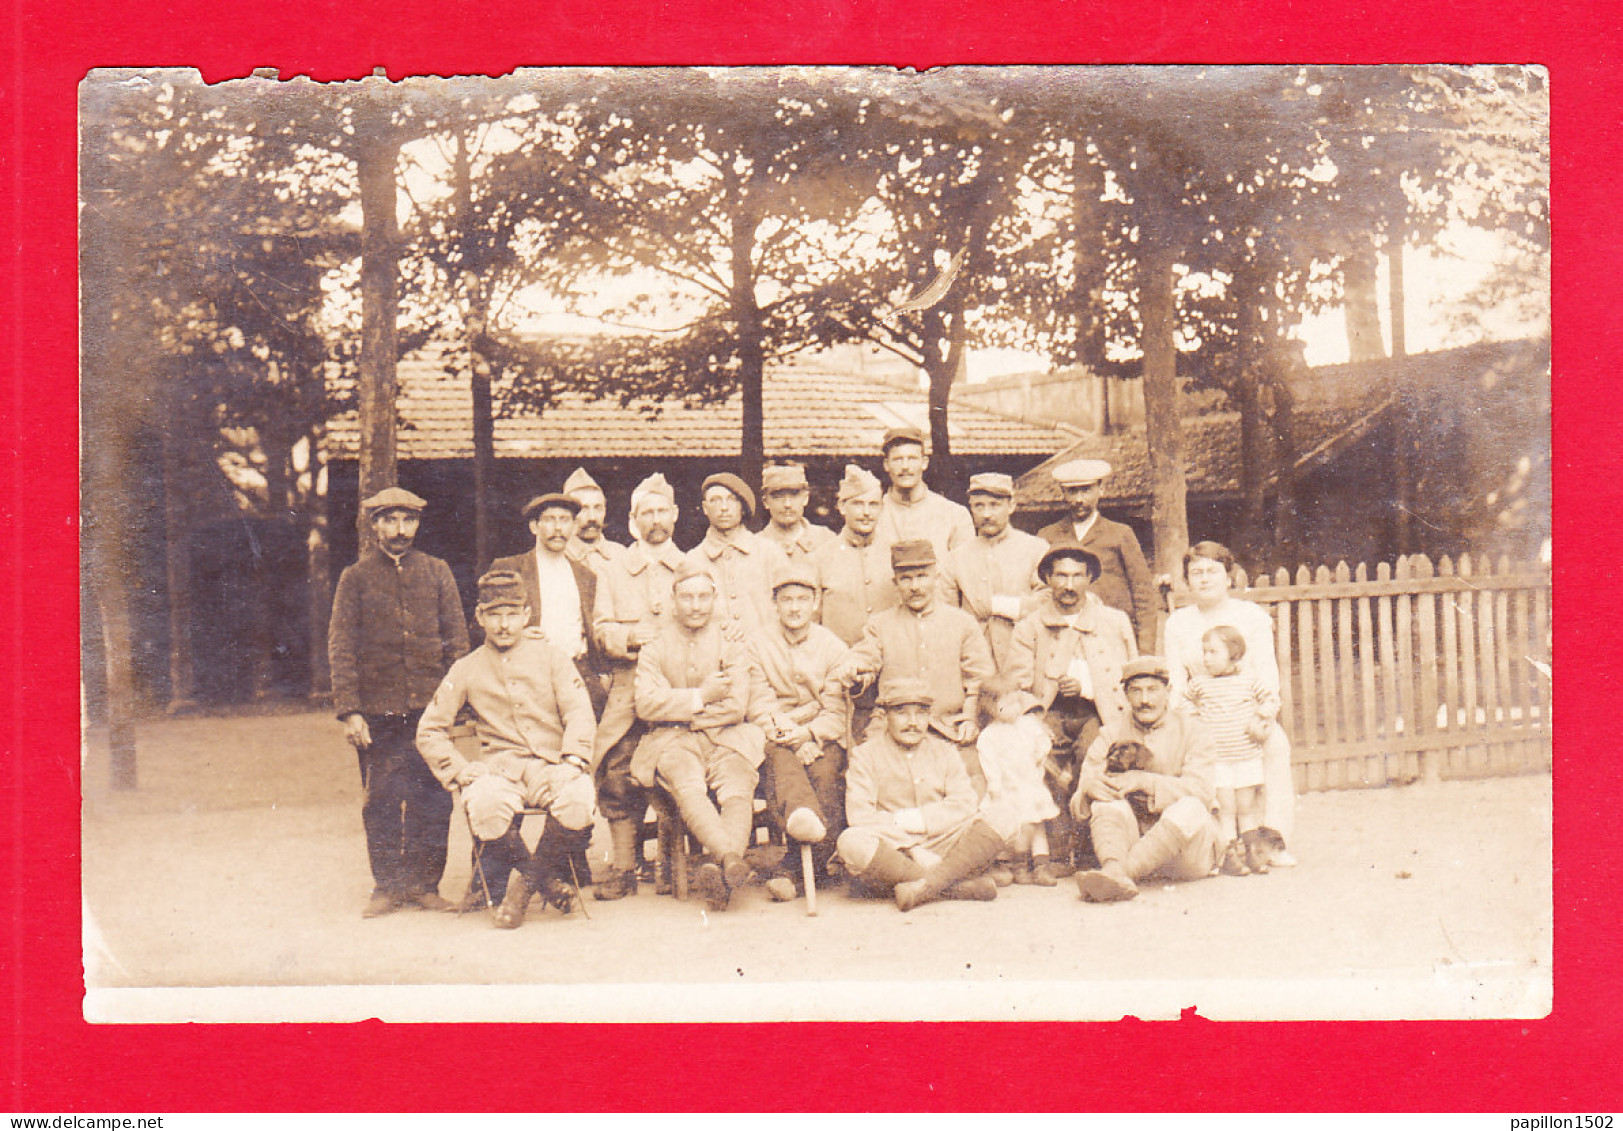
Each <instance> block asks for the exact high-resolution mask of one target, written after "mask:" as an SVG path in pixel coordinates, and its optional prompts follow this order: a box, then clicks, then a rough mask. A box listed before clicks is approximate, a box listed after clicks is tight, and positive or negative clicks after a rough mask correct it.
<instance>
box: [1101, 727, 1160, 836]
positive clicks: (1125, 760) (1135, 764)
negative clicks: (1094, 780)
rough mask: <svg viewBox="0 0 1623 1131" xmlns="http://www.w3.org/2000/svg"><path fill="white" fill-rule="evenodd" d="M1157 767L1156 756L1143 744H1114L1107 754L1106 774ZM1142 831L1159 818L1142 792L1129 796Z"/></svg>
mask: <svg viewBox="0 0 1623 1131" xmlns="http://www.w3.org/2000/svg"><path fill="white" fill-rule="evenodd" d="M1154 765H1155V754H1154V753H1153V752H1152V751H1151V750H1150V748H1149V747H1148V746H1145V745H1144V744H1143V743H1142V742H1112V743H1111V744H1110V749H1109V750H1108V751H1107V752H1106V753H1105V774H1106V775H1107V776H1108V775H1110V774H1125V773H1127V772H1128V771H1129V770H1148V769H1150V768H1151V767H1152V766H1154ZM1127 803H1128V804H1129V805H1131V806H1132V807H1133V816H1134V817H1137V818H1138V827H1139V828H1140V829H1144V828H1148V827H1149V826H1151V825H1153V824H1155V822H1156V820H1157V818H1156V815H1155V814H1154V813H1151V812H1150V799H1149V797H1148V795H1147V794H1145V793H1144V792H1143V791H1142V790H1134V791H1133V792H1132V793H1129V794H1128V795H1127Z"/></svg>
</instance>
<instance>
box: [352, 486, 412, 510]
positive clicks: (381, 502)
mask: <svg viewBox="0 0 1623 1131" xmlns="http://www.w3.org/2000/svg"><path fill="white" fill-rule="evenodd" d="M426 506H428V500H426V499H422V498H419V497H418V496H416V495H413V494H412V493H411V492H410V491H407V490H405V489H404V488H401V487H387V488H385V489H384V490H382V491H379V492H378V493H377V494H376V495H373V496H372V497H371V498H370V499H367V500H366V501H365V502H364V503H362V504H361V509H362V510H364V511H365V512H366V513H367V515H368V516H369V517H373V518H375V517H377V516H378V515H380V514H382V513H383V512H384V511H396V510H398V511H411V512H413V513H414V514H415V513H421V512H422V510H423V508H424V507H426Z"/></svg>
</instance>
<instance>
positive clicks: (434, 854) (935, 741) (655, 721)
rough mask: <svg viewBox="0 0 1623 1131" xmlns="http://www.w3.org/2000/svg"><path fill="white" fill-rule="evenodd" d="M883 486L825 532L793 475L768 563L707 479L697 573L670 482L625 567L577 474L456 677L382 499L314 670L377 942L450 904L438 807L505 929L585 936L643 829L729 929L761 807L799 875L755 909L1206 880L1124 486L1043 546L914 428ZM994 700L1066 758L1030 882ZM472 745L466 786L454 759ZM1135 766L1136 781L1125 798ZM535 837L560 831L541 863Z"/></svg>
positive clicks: (1207, 822) (455, 639) (1076, 489)
mask: <svg viewBox="0 0 1623 1131" xmlns="http://www.w3.org/2000/svg"><path fill="white" fill-rule="evenodd" d="M882 455H883V467H884V470H885V473H886V477H887V478H888V480H889V485H888V488H887V487H885V486H883V485H882V484H881V482H880V480H879V479H878V478H877V477H876V476H874V475H872V474H871V473H869V472H867V471H865V470H863V469H862V468H860V467H857V466H854V465H848V466H847V467H846V469H845V474H844V477H843V479H842V480H841V482H840V484H839V490H838V504H837V505H838V510H839V513H840V516H841V518H842V519H843V526H842V528H841V529H840V530H839V532H838V533H836V532H834V531H832V530H829V529H827V528H825V527H821V526H818V525H815V524H813V523H810V522H808V521H807V520H806V518H805V510H806V507H807V504H808V501H809V489H808V484H807V480H806V474H805V470H804V469H803V468H802V467H799V466H796V465H792V464H789V465H773V466H769V467H767V468H766V469H765V471H764V473H763V476H762V496H763V499H762V502H764V505H765V508H766V510H767V512H768V514H769V519H768V521H767V522H766V524H765V525H764V527H763V528H762V529H761V530H760V532H759V533H756V532H752V531H751V530H750V528H749V522H750V520H751V519H752V518H754V516H755V513H756V509H757V500H756V497H755V494H754V492H753V491H752V490H751V489H750V487H749V485H748V484H746V483H745V482H744V481H743V480H741V479H740V478H739V477H738V476H736V475H733V474H731V473H728V472H721V473H717V474H714V475H711V476H709V477H708V478H707V479H705V480H704V484H703V488H702V493H701V497H700V505H701V507H702V508H703V511H704V514H705V517H706V519H707V520H708V524H709V525H708V529H707V531H706V533H705V536H704V538H703V540H702V541H701V542H700V543H699V544H698V545H697V546H695V547H693V548H692V549H691V550H688V551H686V552H683V551H681V550H680V549H678V548H677V547H676V546H675V545H674V544H673V543H672V541H671V534H672V531H673V530H674V528H675V525H676V519H677V513H678V508H677V500H676V497H675V493H674V491H673V489H672V487H671V485H670V484H669V483H668V482H667V481H666V480H665V478H664V477H663V476H662V475H659V474H655V475H652V476H650V477H649V478H647V479H645V480H644V481H643V482H642V483H640V484H639V485H638V486H637V488H636V489H635V491H634V492H633V493H632V496H631V508H630V516H629V517H630V524H629V525H630V529H631V531H632V533H633V535H634V540H633V542H632V543H631V545H629V546H622V545H619V544H617V543H614V542H611V541H609V540H608V539H606V538H605V537H604V536H603V523H604V519H605V496H604V493H603V491H602V490H601V488H600V487H599V485H598V484H596V483H595V482H594V481H593V480H592V479H591V477H590V476H589V475H587V474H586V473H585V471H584V470H577V471H576V472H575V473H574V474H573V475H571V476H570V478H569V480H568V481H567V482H566V483H565V484H564V488H563V490H562V491H560V492H557V493H550V494H544V495H541V496H539V497H537V498H534V499H532V500H531V501H530V502H529V503H528V504H526V506H525V507H524V517H525V519H526V520H527V522H528V523H529V528H530V531H531V533H532V534H533V535H534V537H535V544H534V547H533V548H532V549H529V550H526V551H525V552H523V553H520V554H516V555H513V556H511V557H506V558H499V559H497V560H496V561H495V562H494V563H493V564H492V565H491V568H490V569H489V571H488V572H486V573H485V574H484V575H483V576H482V577H480V578H479V580H478V598H477V605H476V610H475V621H476V624H477V627H478V630H479V631H480V632H481V633H482V635H483V641H482V643H480V644H479V646H478V647H476V648H473V649H472V650H471V651H470V648H469V632H468V626H467V625H466V624H465V622H464V618H463V612H462V606H461V604H460V601H459V597H458V593H457V589H456V585H455V582H454V581H453V579H452V576H451V573H450V570H449V568H448V567H447V566H446V565H445V563H443V562H442V561H440V560H439V559H437V558H433V557H430V556H428V555H426V554H424V553H422V552H421V551H419V550H417V549H414V548H413V545H412V542H413V538H414V537H415V534H416V531H417V527H418V524H419V522H420V519H421V516H422V513H423V511H424V509H425V507H426V506H427V504H426V502H425V501H424V500H423V499H421V498H419V497H418V496H416V495H414V494H412V493H410V492H408V491H405V490H402V489H400V488H390V489H388V490H385V491H382V492H380V493H378V494H376V495H374V496H372V497H371V498H369V499H366V500H365V501H364V503H363V504H362V505H363V507H364V510H365V513H366V514H367V516H368V518H369V521H370V523H371V527H372V532H373V534H374V539H373V544H372V545H371V546H370V547H368V548H367V549H365V550H364V551H363V553H362V554H361V556H360V558H359V560H358V561H357V562H356V563H355V564H353V565H351V566H349V567H348V568H347V569H346V570H345V571H344V573H343V575H342V577H341V579H340V581H339V584H338V588H337V592H336V594H335V598H334V605H333V613H332V619H331V625H330V638H329V647H330V658H331V667H332V680H333V693H334V699H335V707H336V711H337V714H338V717H339V718H340V719H341V720H342V721H343V723H344V726H345V731H346V734H347V737H348V739H349V742H350V743H351V745H352V746H354V747H355V749H356V751H357V754H358V758H359V762H360V769H361V774H362V779H363V783H364V788H365V802H364V808H363V821H364V824H365V829H366V837H367V846H368V851H369V854H370V860H371V867H372V875H373V881H374V889H373V892H372V895H371V897H370V899H369V901H368V902H367V905H366V908H365V911H364V914H365V915H366V916H367V917H374V916H378V915H384V914H388V913H390V912H393V911H395V910H398V909H400V908H403V907H408V906H417V907H422V908H426V909H430V910H451V909H453V908H454V907H456V906H458V905H453V904H452V903H451V902H450V901H449V900H447V899H445V898H443V897H442V896H441V895H440V893H439V890H438V888H439V883H440V880H441V878H442V875H443V872H444V868H445V864H446V854H447V837H448V832H449V821H450V817H451V813H452V808H453V799H452V794H453V791H457V792H460V795H461V803H462V804H463V805H464V806H465V808H466V813H467V818H468V823H469V827H470V829H471V831H472V834H473V837H474V838H475V842H476V865H475V874H474V880H473V883H471V884H470V886H469V889H468V892H467V894H466V895H465V896H464V897H463V900H462V903H461V905H460V907H461V909H473V908H477V907H480V906H484V905H487V904H488V905H489V906H491V907H493V908H494V911H495V921H496V923H497V925H498V926H500V927H505V928H512V927H517V926H519V925H520V924H521V923H522V922H523V921H524V917H525V914H526V909H527V908H528V907H529V906H530V905H531V903H532V901H533V900H534V899H535V898H537V897H539V898H540V900H541V901H542V902H543V904H544V905H550V906H553V907H557V908H559V909H562V910H565V911H568V910H571V909H573V908H574V907H575V906H576V901H578V899H579V898H580V893H579V887H580V885H581V883H582V881H583V880H590V879H591V877H590V876H588V875H583V869H584V867H585V851H584V850H585V846H586V843H587V841H588V840H589V838H590V836H591V833H592V829H593V827H594V822H595V819H596V817H597V816H598V815H599V814H601V816H602V817H603V818H604V819H605V820H606V823H607V828H608V832H609V840H610V846H611V847H610V860H609V865H610V866H609V869H608V870H607V872H606V873H604V872H603V870H602V869H601V868H600V869H599V875H598V877H597V879H596V882H595V891H594V895H595V898H597V899H599V900H619V899H623V898H626V897H628V896H632V895H634V894H636V893H637V891H638V887H639V870H640V866H641V865H642V863H643V861H642V841H641V826H642V824H643V821H644V818H645V815H646V813H647V811H648V807H649V805H650V803H651V802H657V803H660V804H666V805H669V806H672V807H674V809H675V811H676V812H677V813H679V814H680V817H681V820H682V822H683V823H684V824H685V826H686V829H687V830H688V832H689V833H690V834H691V835H692V836H693V837H694V838H695V839H696V840H697V841H698V843H699V844H700V845H701V846H702V848H703V850H704V857H703V862H702V863H701V864H700V865H699V867H698V868H697V871H696V873H695V877H694V882H695V886H696V888H697V890H698V893H699V895H700V896H701V897H702V898H703V899H704V900H705V902H706V903H707V905H708V906H709V907H710V908H711V909H713V910H722V909H725V908H726V907H727V906H728V905H729V903H730V901H731V899H732V896H733V893H734V892H736V891H737V890H738V889H739V888H740V887H741V886H742V885H744V884H745V883H747V882H749V880H750V879H751V878H752V874H753V873H752V869H751V865H750V864H749V863H748V862H747V861H746V857H745V851H746V848H747V847H748V846H749V844H750V843H751V840H752V834H753V822H754V814H755V803H756V798H757V796H758V795H759V796H761V797H763V798H764V799H765V801H766V802H767V804H768V805H769V806H770V807H771V809H772V811H773V814H774V816H775V819H776V821H777V824H778V826H779V827H780V828H781V829H782V830H783V832H784V834H785V835H786V837H787V838H788V840H789V841H790V842H792V843H791V847H792V848H793V847H795V846H798V845H806V846H809V847H810V851H809V852H807V853H804V854H803V853H801V852H800V851H798V850H795V851H789V852H787V853H786V854H785V856H784V861H785V863H784V864H783V866H782V870H781V871H780V872H778V873H777V874H774V875H771V876H770V877H769V878H768V879H767V882H766V887H767V891H768V892H769V893H770V894H771V896H772V897H773V898H774V899H780V900H790V899H794V898H796V896H797V894H798V893H800V892H802V891H803V890H804V887H805V885H806V883H807V882H808V881H809V882H812V883H816V884H828V883H838V882H843V881H849V883H850V887H851V892H852V893H853V894H855V895H865V896H870V897H884V898H891V899H894V901H895V902H896V904H897V905H898V906H899V907H901V908H902V909H904V910H907V909H911V908H912V907H914V906H917V905H918V904H920V903H923V902H925V901H928V900H931V899H937V898H963V899H991V898H995V897H996V894H997V888H998V885H999V883H1000V882H1008V881H1009V880H1010V879H1017V880H1020V881H1022V882H1027V883H1034V884H1039V885H1043V886H1052V885H1054V884H1055V883H1056V882H1057V881H1058V880H1060V879H1063V878H1065V877H1066V876H1070V875H1073V874H1074V875H1075V876H1076V880H1077V884H1078V889H1079V891H1080V893H1081V895H1082V897H1083V898H1085V899H1089V900H1094V901H1101V902H1108V901H1115V900H1122V899H1127V898H1131V897H1132V896H1133V895H1134V894H1136V891H1137V886H1136V881H1138V880H1140V879H1142V878H1144V877H1146V876H1149V875H1151V874H1154V873H1158V872H1159V873H1164V874H1168V875H1173V876H1179V877H1184V878H1193V877H1196V876H1204V875H1206V874H1208V873H1209V872H1210V871H1211V870H1212V868H1213V866H1214V864H1215V862H1216V860H1217V858H1218V855H1219V854H1220V847H1221V846H1220V845H1218V843H1217V839H1218V832H1217V829H1216V827H1215V825H1214V823H1213V821H1212V816H1211V808H1212V801H1213V792H1212V789H1213V787H1212V778H1211V771H1210V766H1211V761H1212V758H1213V757H1214V752H1213V749H1212V746H1211V742H1210V740H1209V738H1208V737H1207V736H1206V735H1205V734H1204V733H1203V732H1202V731H1201V729H1200V727H1199V726H1198V724H1195V723H1193V722H1192V721H1191V720H1189V719H1186V718H1185V717H1183V716H1182V714H1181V713H1180V712H1178V711H1175V710H1172V709H1171V706H1170V704H1169V701H1168V699H1169V694H1168V692H1169V684H1170V682H1171V678H1170V673H1169V672H1168V669H1167V665H1166V663H1165V661H1163V660H1162V659H1160V658H1159V657H1157V656H1155V655H1154V654H1153V653H1154V652H1155V642H1156V639H1157V631H1158V627H1159V595H1158V593H1157V589H1156V585H1155V581H1154V578H1153V577H1152V575H1151V573H1150V570H1149V567H1148V565H1147V563H1146V562H1145V559H1144V555H1143V553H1142V551H1141V549H1140V547H1139V544H1138V541H1137V538H1136V537H1135V536H1134V534H1133V532H1132V531H1131V529H1129V528H1128V527H1126V526H1123V525H1121V524H1119V523H1115V522H1112V521H1111V520H1109V519H1107V518H1104V517H1103V516H1102V515H1100V514H1099V513H1098V502H1099V496H1100V491H1101V487H1102V484H1103V481H1104V480H1105V478H1106V477H1107V476H1108V475H1109V473H1110V467H1109V465H1108V464H1105V463H1103V462H1101V461H1097V460H1076V461H1072V462H1070V463H1067V464H1064V465H1062V466H1060V467H1059V468H1057V469H1056V470H1055V472H1054V476H1055V478H1056V480H1058V482H1059V483H1060V485H1061V486H1062V487H1063V489H1064V491H1065V497H1066V500H1067V503H1068V505H1069V507H1070V514H1069V516H1068V517H1067V518H1065V519H1062V520H1061V521H1059V522H1057V523H1055V524H1053V525H1052V526H1049V527H1046V528H1044V529H1043V530H1042V531H1041V532H1040V535H1038V536H1033V535H1030V534H1026V533H1024V532H1022V531H1020V530H1017V529H1015V528H1014V527H1013V526H1011V525H1010V518H1011V516H1012V514H1013V511H1014V485H1013V482H1012V480H1011V479H1010V477H1009V476H1007V475H1003V474H996V473H986V474H978V475H975V476H973V477H972V478H971V480H970V482H969V489H968V501H969V506H968V507H967V508H966V507H964V506H961V505H959V504H957V503H954V502H952V501H950V500H948V499H946V498H944V497H942V496H941V495H939V494H937V493H935V492H934V491H931V490H930V489H929V488H928V487H927V486H926V485H925V482H924V473H925V471H926V469H927V467H928V456H927V445H926V441H925V437H924V435H923V434H922V433H921V432H920V431H918V430H917V429H912V428H898V429H894V430H892V431H890V432H888V433H887V434H886V435H885V437H884V441H883V447H882ZM994 691H996V692H1009V691H1017V692H1021V693H1025V694H1026V695H1027V696H1028V697H1029V699H1030V700H1031V701H1032V710H1033V711H1036V710H1037V709H1038V708H1040V710H1041V718H1042V720H1043V724H1044V726H1045V727H1046V729H1047V732H1048V734H1049V735H1050V736H1051V739H1052V742H1051V750H1049V751H1048V753H1047V756H1046V758H1045V759H1044V760H1043V762H1042V770H1041V773H1042V780H1043V783H1044V785H1045V787H1046V788H1047V789H1048V790H1049V791H1050V792H1051V794H1052V797H1053V801H1054V802H1055V804H1054V806H1053V807H1052V808H1053V809H1057V811H1058V815H1057V816H1055V817H1053V818H1052V819H1051V820H1049V821H1047V822H1046V829H1045V832H1046V837H1045V843H1046V844H1047V845H1048V849H1049V850H1048V852H1047V853H1046V854H1041V855H1038V856H1033V857H1031V858H1030V859H1029V860H1027V861H1024V862H1023V863H1022V864H1019V865H1017V866H1011V865H1012V864H1014V863H1015V862H1014V861H1013V860H1012V857H1011V850H1010V846H1011V845H1012V844H1014V843H1015V842H1016V838H1017V834H1018V833H1019V826H1020V822H1021V816H1020V814H1019V813H1018V812H1015V811H1013V810H1012V809H1011V808H1010V806H1009V805H1008V804H1006V799H1005V798H1003V797H1001V796H999V792H998V790H997V789H995V788H989V784H988V781H987V775H986V773H985V772H983V767H982V765H981V763H980V758H979V755H978V752H977V738H978V737H979V735H980V733H981V725H982V722H983V721H984V720H985V719H986V718H987V715H986V713H985V702H983V701H984V700H988V699H989V698H990V697H991V695H992V693H993V692H994ZM469 718H471V721H472V726H473V730H474V732H475V733H476V735H477V739H478V745H479V752H478V756H477V757H469V756H467V755H466V754H465V753H464V751H463V749H462V748H459V746H458V744H457V742H456V741H455V740H454V736H453V727H455V726H456V725H457V724H458V722H459V720H462V719H469ZM1124 741H1125V742H1134V743H1139V744H1142V746H1143V747H1145V748H1147V749H1148V751H1149V754H1148V756H1147V758H1148V761H1147V762H1143V763H1141V764H1140V765H1139V766H1138V767H1137V768H1133V769H1125V770H1124V769H1121V768H1120V767H1114V766H1112V765H1110V764H1109V763H1108V761H1107V755H1108V753H1109V751H1110V749H1111V748H1112V746H1113V745H1116V744H1119V743H1121V742H1124ZM1044 746H1045V747H1047V746H1049V744H1048V743H1044ZM526 809H528V810H529V811H530V812H532V813H533V812H535V811H537V810H544V811H545V814H546V820H545V824H544V828H543V831H542V833H541V835H540V837H539V839H538V841H537V842H536V846H535V848H534V849H533V850H531V849H530V848H529V847H528V846H527V845H526V843H525V841H524V840H523V839H522V838H521V836H520V825H521V822H522V815H523V813H524V811H525V810H526ZM803 858H809V861H810V864H809V867H810V868H811V869H812V875H811V876H810V877H808V876H806V875H804V874H803V873H802V867H803V866H804V865H802V859H803ZM643 882H646V881H643Z"/></svg>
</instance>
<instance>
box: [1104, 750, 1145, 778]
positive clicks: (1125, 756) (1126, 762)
mask: <svg viewBox="0 0 1623 1131" xmlns="http://www.w3.org/2000/svg"><path fill="white" fill-rule="evenodd" d="M1154 764H1155V755H1154V753H1152V752H1151V750H1150V748H1149V747H1148V746H1145V745H1144V744H1143V743H1142V742H1112V743H1111V744H1110V750H1109V751H1108V752H1107V753H1106V754H1105V773H1107V774H1125V773H1126V772H1127V771H1128V770H1147V769H1149V768H1150V767H1151V766H1153V765H1154Z"/></svg>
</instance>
